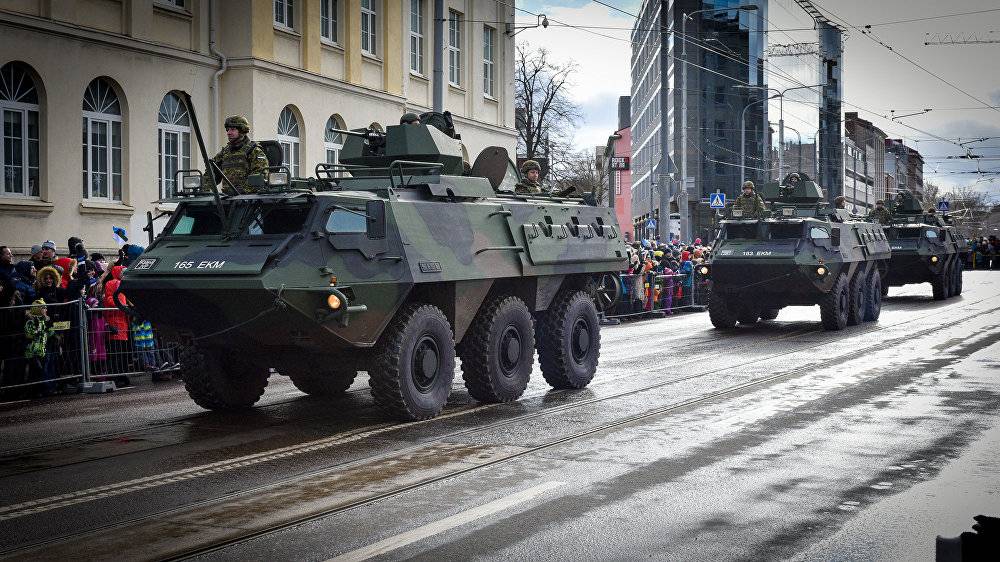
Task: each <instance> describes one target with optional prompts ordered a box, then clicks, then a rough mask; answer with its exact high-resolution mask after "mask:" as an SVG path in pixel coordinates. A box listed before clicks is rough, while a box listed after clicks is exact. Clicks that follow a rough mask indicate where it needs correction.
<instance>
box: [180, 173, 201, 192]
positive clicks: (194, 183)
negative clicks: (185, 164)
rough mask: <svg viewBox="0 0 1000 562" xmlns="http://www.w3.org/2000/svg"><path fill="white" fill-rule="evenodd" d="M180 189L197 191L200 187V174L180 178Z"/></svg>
mask: <svg viewBox="0 0 1000 562" xmlns="http://www.w3.org/2000/svg"><path fill="white" fill-rule="evenodd" d="M181 189H183V190H184V191H198V190H200V189H201V176H184V177H183V178H182V179H181Z"/></svg>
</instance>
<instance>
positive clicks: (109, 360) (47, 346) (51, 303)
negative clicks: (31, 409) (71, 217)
mask: <svg viewBox="0 0 1000 562" xmlns="http://www.w3.org/2000/svg"><path fill="white" fill-rule="evenodd" d="M142 250H143V248H142V247H141V246H136V245H133V244H125V245H124V246H122V247H121V248H120V249H119V251H118V255H117V256H116V257H115V259H114V261H113V262H112V261H109V260H108V259H107V258H106V257H105V256H104V255H103V254H101V253H100V252H88V251H87V249H86V248H85V247H84V244H83V240H81V239H80V238H77V237H71V238H70V239H69V240H68V244H67V248H66V251H65V252H64V253H63V254H62V255H60V252H59V248H58V247H57V245H56V243H55V242H54V241H52V240H46V241H45V242H43V243H41V244H39V245H37V246H34V247H32V248H31V254H30V256H29V257H28V258H27V259H24V260H20V261H15V260H14V255H13V253H12V252H11V250H10V248H8V247H7V246H0V386H2V387H11V386H15V385H20V384H23V383H29V382H37V381H44V383H43V384H39V385H36V386H35V387H33V388H32V389H31V390H32V391H33V392H35V393H40V394H44V395H49V394H54V393H57V392H60V391H61V390H63V388H61V385H60V384H59V381H61V380H62V379H64V378H65V377H66V376H69V375H78V374H80V373H81V372H82V369H81V361H82V357H81V350H80V346H81V345H82V344H83V342H82V338H81V336H80V328H81V320H82V319H81V317H80V315H81V310H83V311H84V312H83V314H86V315H87V317H86V324H87V325H88V329H87V335H86V338H87V351H88V357H87V361H88V363H89V368H90V372H91V373H93V374H95V375H105V374H108V373H121V372H126V371H127V370H128V369H127V368H126V367H138V369H136V370H139V369H141V370H145V371H149V372H152V373H153V374H154V380H161V379H165V378H169V376H168V375H166V374H165V373H166V372H167V371H168V370H169V369H171V368H172V367H173V365H172V364H171V363H170V362H167V361H164V362H158V358H157V357H156V354H155V353H153V352H152V351H151V350H150V349H149V348H150V347H151V346H149V345H147V344H148V342H149V341H150V340H151V339H152V335H151V334H152V327H151V326H150V325H149V322H145V321H136V320H131V321H130V319H129V318H128V317H127V316H126V315H125V314H124V313H122V312H121V311H119V310H117V307H116V306H115V302H114V298H115V297H114V293H115V291H116V290H117V289H118V285H119V283H120V280H121V273H122V271H123V270H124V269H125V268H126V267H128V265H129V263H130V262H131V261H132V260H134V259H135V258H136V257H137V256H138V255H139V254H141V253H142ZM118 298H119V300H123V298H124V297H122V296H121V295H119V296H118ZM81 300H82V301H83V304H84V307H83V308H81V307H80V306H79V304H78V302H79V301H81ZM73 303H77V304H76V305H74V304H73ZM122 304H124V302H122ZM119 363H122V364H121V365H119ZM124 363H128V365H124ZM65 382H66V383H67V388H68V387H69V386H68V385H69V384H70V383H71V384H72V386H73V387H75V384H76V382H77V381H76V380H75V379H68V380H66V381H65Z"/></svg>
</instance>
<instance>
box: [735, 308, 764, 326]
mask: <svg viewBox="0 0 1000 562" xmlns="http://www.w3.org/2000/svg"><path fill="white" fill-rule="evenodd" d="M760 312H761V311H760V310H758V309H757V308H753V307H743V308H742V309H741V310H740V311H739V313H737V315H736V319H737V320H738V321H739V323H740V324H742V325H744V326H753V325H754V324H756V323H757V320H760Z"/></svg>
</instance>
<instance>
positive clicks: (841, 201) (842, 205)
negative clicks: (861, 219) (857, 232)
mask: <svg viewBox="0 0 1000 562" xmlns="http://www.w3.org/2000/svg"><path fill="white" fill-rule="evenodd" d="M833 206H834V207H836V208H838V209H846V208H847V197H844V196H843V195H838V196H837V198H836V199H834V200H833Z"/></svg>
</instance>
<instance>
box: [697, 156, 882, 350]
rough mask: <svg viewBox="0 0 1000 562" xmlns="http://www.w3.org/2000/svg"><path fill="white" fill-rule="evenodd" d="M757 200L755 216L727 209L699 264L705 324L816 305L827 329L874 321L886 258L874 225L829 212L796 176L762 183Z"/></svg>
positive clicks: (726, 325) (723, 325) (814, 189)
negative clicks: (706, 287) (707, 258)
mask: <svg viewBox="0 0 1000 562" xmlns="http://www.w3.org/2000/svg"><path fill="white" fill-rule="evenodd" d="M793 176H794V177H793ZM761 195H762V197H763V198H764V200H765V202H766V203H767V206H768V207H769V210H766V211H765V212H764V214H763V216H762V217H757V218H748V217H744V216H742V215H741V213H740V211H739V210H738V209H736V210H734V209H732V208H731V207H730V209H728V212H727V214H726V217H725V218H724V219H723V220H721V221H720V228H719V233H718V236H717V238H716V240H715V244H714V246H713V249H712V259H711V263H709V264H706V265H704V266H701V268H702V269H701V271H700V273H702V274H703V275H708V276H710V278H711V284H712V287H711V290H712V293H711V297H710V300H709V305H708V312H709V316H710V318H711V320H712V324H713V325H714V326H715V327H716V328H720V329H730V328H733V327H735V326H736V324H737V323H739V324H744V325H751V324H755V323H757V322H758V321H759V320H773V319H774V318H776V317H777V316H778V311H779V310H780V309H782V308H784V307H786V306H795V305H807V306H808V305H816V304H818V305H820V317H821V319H822V323H823V327H824V328H825V329H827V330H841V329H843V328H844V327H845V326H848V325H854V324H860V323H861V322H865V321H874V320H878V317H879V313H880V311H881V302H882V287H881V283H882V279H883V278H884V276H885V273H886V267H887V265H888V261H889V243H888V240H887V239H886V236H885V233H884V232H883V231H882V227H881V226H879V225H877V224H872V223H869V222H864V221H863V220H858V219H856V218H854V217H852V216H851V215H850V214H848V212H847V211H845V210H843V209H835V208H833V206H831V205H830V204H828V203H826V202H825V201H824V200H823V196H822V192H821V191H820V188H819V186H817V185H816V183H815V182H813V181H812V180H810V179H809V177H808V176H806V175H805V174H803V173H801V172H800V173H798V174H789V176H788V177H786V178H785V180H784V181H783V182H782V183H781V185H779V184H778V183H777V182H773V183H767V184H764V185H763V186H762V187H761Z"/></svg>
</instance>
